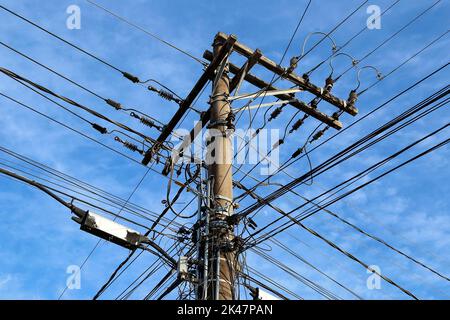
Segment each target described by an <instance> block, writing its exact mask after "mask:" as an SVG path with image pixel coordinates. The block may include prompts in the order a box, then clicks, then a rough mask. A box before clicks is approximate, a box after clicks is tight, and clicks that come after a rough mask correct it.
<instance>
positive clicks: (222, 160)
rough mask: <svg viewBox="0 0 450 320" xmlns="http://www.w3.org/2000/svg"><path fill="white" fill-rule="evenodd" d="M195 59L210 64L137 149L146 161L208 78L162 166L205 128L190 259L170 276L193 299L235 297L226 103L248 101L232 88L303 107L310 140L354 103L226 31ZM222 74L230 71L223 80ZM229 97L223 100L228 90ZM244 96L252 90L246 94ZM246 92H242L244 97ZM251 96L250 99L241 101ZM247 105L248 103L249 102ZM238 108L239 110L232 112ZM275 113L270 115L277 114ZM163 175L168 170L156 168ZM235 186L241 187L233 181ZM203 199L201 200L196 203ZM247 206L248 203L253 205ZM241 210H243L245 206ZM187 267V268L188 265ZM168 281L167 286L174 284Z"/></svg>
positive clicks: (328, 83) (237, 242) (236, 244)
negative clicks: (305, 97) (204, 97)
mask: <svg viewBox="0 0 450 320" xmlns="http://www.w3.org/2000/svg"><path fill="white" fill-rule="evenodd" d="M232 53H236V54H239V55H240V56H241V57H244V58H245V59H246V62H245V63H244V64H243V65H242V66H240V67H239V66H237V65H235V64H233V63H231V62H229V58H230V56H231V55H232ZM203 57H204V58H205V59H206V60H208V61H209V62H210V63H209V64H208V65H207V67H206V68H205V70H204V72H203V73H202V75H201V76H200V78H199V79H198V80H197V82H196V83H195V85H194V87H193V88H192V90H191V91H190V93H189V94H188V95H187V96H186V98H185V99H183V100H181V101H180V108H179V109H178V110H177V111H176V113H175V114H174V115H173V117H172V119H171V120H170V121H169V123H168V124H167V125H166V126H164V128H163V129H162V132H161V133H160V136H159V137H158V138H157V139H156V143H154V144H153V146H152V147H151V148H150V149H148V150H147V151H146V152H145V156H144V159H143V160H142V163H143V164H144V165H147V164H148V163H149V162H150V161H152V160H154V159H155V155H157V154H158V151H159V149H160V148H162V147H163V146H164V143H166V142H167V141H166V140H167V138H168V137H169V136H170V135H171V134H172V131H173V130H174V129H175V127H176V125H177V124H178V123H179V122H180V121H181V120H182V119H183V116H184V115H185V114H186V113H187V112H188V110H189V108H190V107H191V105H192V104H193V102H194V101H195V100H196V98H198V96H199V95H200V94H201V92H202V90H203V88H204V87H205V86H206V85H207V83H208V81H210V80H211V81H213V86H212V88H213V89H212V94H211V98H210V102H209V104H210V106H209V108H208V109H207V110H205V111H204V112H202V113H201V115H200V119H199V120H200V121H199V122H198V123H197V124H196V125H195V127H194V128H193V129H192V130H191V132H190V133H189V134H187V135H186V136H185V137H184V138H183V141H182V143H181V145H180V146H178V148H177V149H174V150H173V152H172V157H171V158H170V159H167V160H166V165H165V168H166V167H170V166H171V165H172V164H175V163H177V162H178V160H179V159H181V158H182V157H184V156H185V154H186V151H189V150H190V146H191V144H192V143H193V142H194V141H195V139H196V137H197V135H199V134H200V133H201V132H202V130H203V128H205V127H206V128H208V129H209V130H208V133H209V135H208V136H209V137H208V139H207V141H206V145H207V156H206V159H205V160H204V161H205V162H202V168H205V169H206V171H207V177H206V179H201V184H200V186H199V189H198V191H199V194H201V195H200V197H202V199H200V200H199V208H198V220H197V222H196V223H195V224H194V227H193V233H192V241H193V243H194V244H195V247H196V251H197V258H196V259H189V258H187V257H181V258H180V260H179V263H178V273H179V278H178V279H177V280H178V281H189V282H191V283H193V284H194V286H195V288H196V296H197V299H198V300H204V299H207V300H231V299H237V298H238V297H237V296H236V291H237V290H235V289H236V283H237V281H236V280H237V275H238V274H239V271H240V270H239V269H240V267H239V262H238V252H240V249H241V248H242V239H241V238H240V237H238V236H236V235H235V228H236V225H237V224H239V223H240V221H241V220H242V218H243V217H245V215H244V213H245V214H246V213H247V212H242V211H241V212H239V213H237V214H235V213H234V209H235V208H236V207H237V203H235V202H234V199H233V171H232V160H233V156H234V154H233V149H232V136H231V133H233V132H234V125H235V124H234V123H233V122H234V113H233V109H231V106H230V103H231V101H234V100H236V99H248V96H249V95H248V94H244V95H241V96H239V95H238V94H237V93H238V91H239V88H240V86H241V84H242V83H243V82H246V83H249V84H251V85H253V86H254V87H256V88H258V89H259V90H258V92H257V93H253V96H259V95H260V94H263V93H264V95H270V96H274V97H275V98H277V99H279V100H280V101H279V102H281V103H282V104H284V105H290V106H291V107H293V108H295V109H297V110H299V111H301V112H303V113H304V117H303V118H302V119H300V120H301V121H302V122H298V121H297V123H296V124H297V126H296V129H295V130H297V129H298V128H299V127H300V126H301V125H302V123H303V120H304V119H306V118H307V117H310V118H314V119H315V120H318V121H320V122H321V123H323V124H324V129H322V130H320V131H318V132H317V133H316V134H315V135H314V136H313V137H312V138H313V139H316V140H317V139H319V138H320V136H321V135H323V133H324V132H325V131H326V130H328V129H329V128H333V129H335V130H340V129H341V128H342V123H341V122H340V121H339V116H340V114H342V113H344V112H345V113H347V114H350V115H352V116H355V115H356V114H357V113H358V109H357V108H356V106H355V102H356V101H357V98H358V96H357V94H356V93H355V92H353V91H352V92H350V94H349V96H348V98H347V99H345V100H344V99H341V98H338V97H337V96H335V95H334V94H333V93H332V89H333V84H334V81H333V79H326V80H325V81H324V86H323V87H320V86H318V85H316V84H314V83H312V82H311V81H310V79H309V76H308V74H303V75H302V76H300V75H298V74H296V73H295V66H296V65H295V64H293V63H292V61H291V65H290V66H288V67H283V66H281V65H279V64H277V63H276V62H274V61H272V60H271V59H269V58H268V57H266V56H264V55H263V54H262V52H261V51H260V50H259V49H256V50H252V49H250V48H249V47H247V46H246V45H245V44H243V43H240V42H238V41H237V39H236V37H235V36H234V35H226V34H225V33H222V32H219V33H217V35H216V36H215V38H214V42H213V50H212V52H211V51H208V50H207V51H205V53H204V54H203ZM256 65H259V66H260V67H263V68H264V69H266V70H267V71H270V72H271V73H273V74H274V75H276V76H277V77H279V78H280V79H282V80H283V81H287V82H290V83H291V84H293V85H294V87H295V89H296V90H297V91H305V92H308V93H310V94H312V95H313V96H315V97H314V98H313V99H312V100H311V101H310V102H309V103H308V102H304V101H302V100H300V99H299V98H297V97H295V93H293V92H287V91H289V90H292V89H293V87H291V88H290V89H288V90H287V89H286V88H283V87H284V86H283V87H282V88H280V89H279V88H277V87H275V86H274V85H273V83H269V82H267V81H265V80H264V79H261V78H259V77H258V76H256V75H255V74H252V73H251V72H250V71H251V69H252V68H253V67H254V66H256ZM229 74H231V75H233V77H232V78H231V79H230V78H229ZM233 92H234V96H233V98H234V99H232V98H230V94H231V93H233ZM250 96H252V95H250ZM246 97H247V98H246ZM249 101H251V99H249ZM320 101H323V102H326V103H328V104H330V105H332V106H334V107H336V108H337V109H338V110H339V111H338V112H334V113H333V114H332V115H329V114H327V113H325V112H323V111H321V110H319V106H318V103H319V102H320ZM249 108H250V106H249ZM281 108H282V107H277V108H275V110H274V111H273V112H272V113H271V117H272V118H273V119H275V117H277V115H278V114H279V113H280V112H281ZM237 112H239V111H237ZM277 112H278V113H277ZM303 152H304V149H303V147H300V148H298V149H297V150H296V151H295V152H294V153H293V154H292V156H291V157H292V158H295V157H297V156H298V155H300V154H301V153H303ZM162 173H163V174H165V175H167V174H168V170H163V172H162ZM235 186H236V187H237V188H241V189H242V188H243V186H242V185H241V186H239V185H238V184H236V185H235ZM202 201H204V202H202ZM253 206H255V205H253ZM246 210H247V211H248V210H249V209H248V208H247V209H246ZM190 270H191V271H190ZM174 286H175V285H174Z"/></svg>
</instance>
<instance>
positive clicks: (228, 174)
mask: <svg viewBox="0 0 450 320" xmlns="http://www.w3.org/2000/svg"><path fill="white" fill-rule="evenodd" d="M224 43H225V41H224V40H223V39H220V38H219V37H216V38H215V39H214V43H213V54H214V57H217V56H218V54H219V53H220V52H221V51H222V47H223V45H224ZM212 90H213V91H212V95H211V109H210V110H211V111H210V124H209V127H208V128H209V133H210V134H209V138H210V139H209V143H208V156H209V157H210V160H211V161H208V163H207V165H208V179H209V181H211V185H212V186H211V191H212V192H211V196H212V204H211V208H209V209H210V210H209V212H210V223H209V229H210V230H209V234H210V236H209V241H208V244H206V245H207V246H208V251H209V253H210V254H209V258H208V260H209V266H210V270H211V272H209V273H208V275H205V276H206V277H207V278H208V282H207V283H208V290H207V299H208V300H232V299H233V298H235V297H234V292H235V288H234V286H235V274H236V270H235V268H236V264H237V259H236V254H235V251H234V249H233V246H232V241H233V239H234V225H229V219H228V218H229V217H230V216H231V215H232V214H233V170H232V166H231V165H232V163H231V162H232V159H233V150H232V144H231V135H230V132H232V128H230V127H232V115H231V107H230V103H229V102H228V101H227V99H226V98H227V97H228V95H229V93H230V79H229V77H228V56H226V57H225V58H224V59H223V61H222V64H221V66H220V67H219V68H218V69H217V71H216V77H215V80H214V82H213V89H212Z"/></svg>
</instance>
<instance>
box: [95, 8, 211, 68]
mask: <svg viewBox="0 0 450 320" xmlns="http://www.w3.org/2000/svg"><path fill="white" fill-rule="evenodd" d="M86 1H87V2H89V3H90V4H92V5H93V6H95V7H97V8H99V9H101V10H103V11H104V12H106V13H108V14H110V15H111V16H113V17H114V18H116V19H118V20H120V21H122V22H125V23H126V24H128V25H130V26H132V27H133V28H136V29H138V30H140V31H142V32H144V33H145V34H146V35H148V36H150V37H152V38H154V39H156V40H158V41H159V42H161V43H163V44H165V45H166V46H169V47H170V48H172V49H175V50H177V51H178V52H180V53H182V54H184V55H186V56H188V57H189V58H191V59H193V60H195V61H197V62H199V63H200V64H202V65H203V66H206V65H207V63H206V62H205V61H203V60H201V59H199V58H197V57H195V56H194V55H192V54H190V53H189V52H187V51H186V50H183V49H180V48H179V47H177V46H175V45H174V44H172V43H170V42H168V41H166V40H164V39H162V38H161V37H159V36H157V35H156V34H154V33H152V32H150V31H148V30H146V29H144V28H143V27H141V26H138V25H137V24H135V23H133V22H131V21H130V20H128V19H125V18H124V17H122V16H119V15H118V14H116V13H114V12H112V11H111V10H109V9H107V8H105V7H103V6H101V5H99V4H98V3H95V2H94V1H91V0H86Z"/></svg>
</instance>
